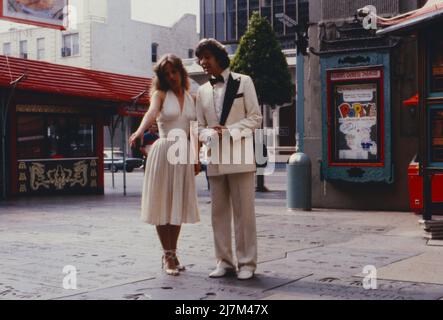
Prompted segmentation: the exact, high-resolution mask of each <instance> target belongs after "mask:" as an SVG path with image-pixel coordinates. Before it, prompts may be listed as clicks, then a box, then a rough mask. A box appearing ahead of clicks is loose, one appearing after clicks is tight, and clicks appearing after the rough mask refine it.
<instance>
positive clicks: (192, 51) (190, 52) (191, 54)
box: [188, 49, 194, 59]
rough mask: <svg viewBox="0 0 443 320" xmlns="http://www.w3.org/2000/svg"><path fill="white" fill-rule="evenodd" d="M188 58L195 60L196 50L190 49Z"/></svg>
mask: <svg viewBox="0 0 443 320" xmlns="http://www.w3.org/2000/svg"><path fill="white" fill-rule="evenodd" d="M188 58H189V59H192V58H194V49H189V50H188Z"/></svg>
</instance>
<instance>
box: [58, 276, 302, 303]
mask: <svg viewBox="0 0 443 320" xmlns="http://www.w3.org/2000/svg"><path fill="white" fill-rule="evenodd" d="M306 276H308V275H303V274H298V275H297V274H293V277H296V278H284V277H270V276H267V275H263V274H257V276H256V277H255V278H254V279H252V280H248V281H239V280H237V279H236V278H235V276H233V277H228V278H222V279H210V278H209V277H207V276H206V275H205V274H202V273H196V272H194V271H187V272H183V273H182V274H181V275H180V276H179V277H171V276H167V275H161V276H159V277H156V278H153V279H149V280H145V281H139V282H135V283H130V284H126V285H122V286H116V287H112V288H105V289H101V290H95V291H90V292H87V293H82V294H79V295H73V296H65V297H63V298H60V299H61V300H95V299H100V300H109V299H118V300H142V299H143V300H163V299H171V300H220V299H221V300H257V299H260V298H262V297H264V296H265V295H267V293H266V292H267V291H270V290H273V289H274V288H278V287H283V286H285V285H287V284H289V283H292V282H294V281H297V280H299V279H301V278H304V277H306Z"/></svg>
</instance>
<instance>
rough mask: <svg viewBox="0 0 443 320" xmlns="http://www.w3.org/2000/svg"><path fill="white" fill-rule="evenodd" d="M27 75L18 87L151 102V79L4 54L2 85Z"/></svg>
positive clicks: (0, 64)
mask: <svg viewBox="0 0 443 320" xmlns="http://www.w3.org/2000/svg"><path fill="white" fill-rule="evenodd" d="M23 74H24V75H25V78H23V79H22V80H21V81H20V82H18V84H17V89H21V90H29V91H35V92H44V93H54V94H61V95H66V96H72V97H82V98H89V99H94V100H104V101H113V102H122V103H127V104H132V103H133V102H134V97H136V96H138V95H139V94H140V93H142V92H144V93H145V94H143V95H142V96H140V98H139V99H138V101H137V103H138V104H144V105H147V104H148V103H149V95H148V92H149V87H150V85H151V79H149V78H142V77H134V76H128V75H122V74H116V73H109V72H102V71H95V70H88V69H83V68H75V67H69V66H64V65H59V64H53V63H47V62H42V61H33V60H26V59H19V58H12V57H5V56H1V55H0V87H12V84H11V83H12V82H13V81H14V80H16V79H18V78H19V77H20V76H22V75H23Z"/></svg>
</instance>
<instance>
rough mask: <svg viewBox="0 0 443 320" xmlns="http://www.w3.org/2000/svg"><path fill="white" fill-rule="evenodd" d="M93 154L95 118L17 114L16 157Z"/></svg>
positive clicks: (81, 155) (61, 156)
mask: <svg viewBox="0 0 443 320" xmlns="http://www.w3.org/2000/svg"><path fill="white" fill-rule="evenodd" d="M93 156H95V126H94V119H93V118H92V117H88V116H77V115H69V116H68V115H35V114H21V113H19V114H18V115H17V157H18V159H20V160H26V159H58V158H62V159H63V158H83V157H93Z"/></svg>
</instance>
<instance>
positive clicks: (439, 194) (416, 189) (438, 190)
mask: <svg viewBox="0 0 443 320" xmlns="http://www.w3.org/2000/svg"><path fill="white" fill-rule="evenodd" d="M431 179H432V183H431V190H432V202H443V173H442V174H434V175H433V176H432V178H431ZM408 186H409V207H410V208H411V211H412V212H414V213H416V214H423V177H421V176H420V175H419V164H418V162H417V156H415V157H414V159H413V160H412V161H411V163H410V164H409V168H408ZM433 213H437V212H433Z"/></svg>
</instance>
